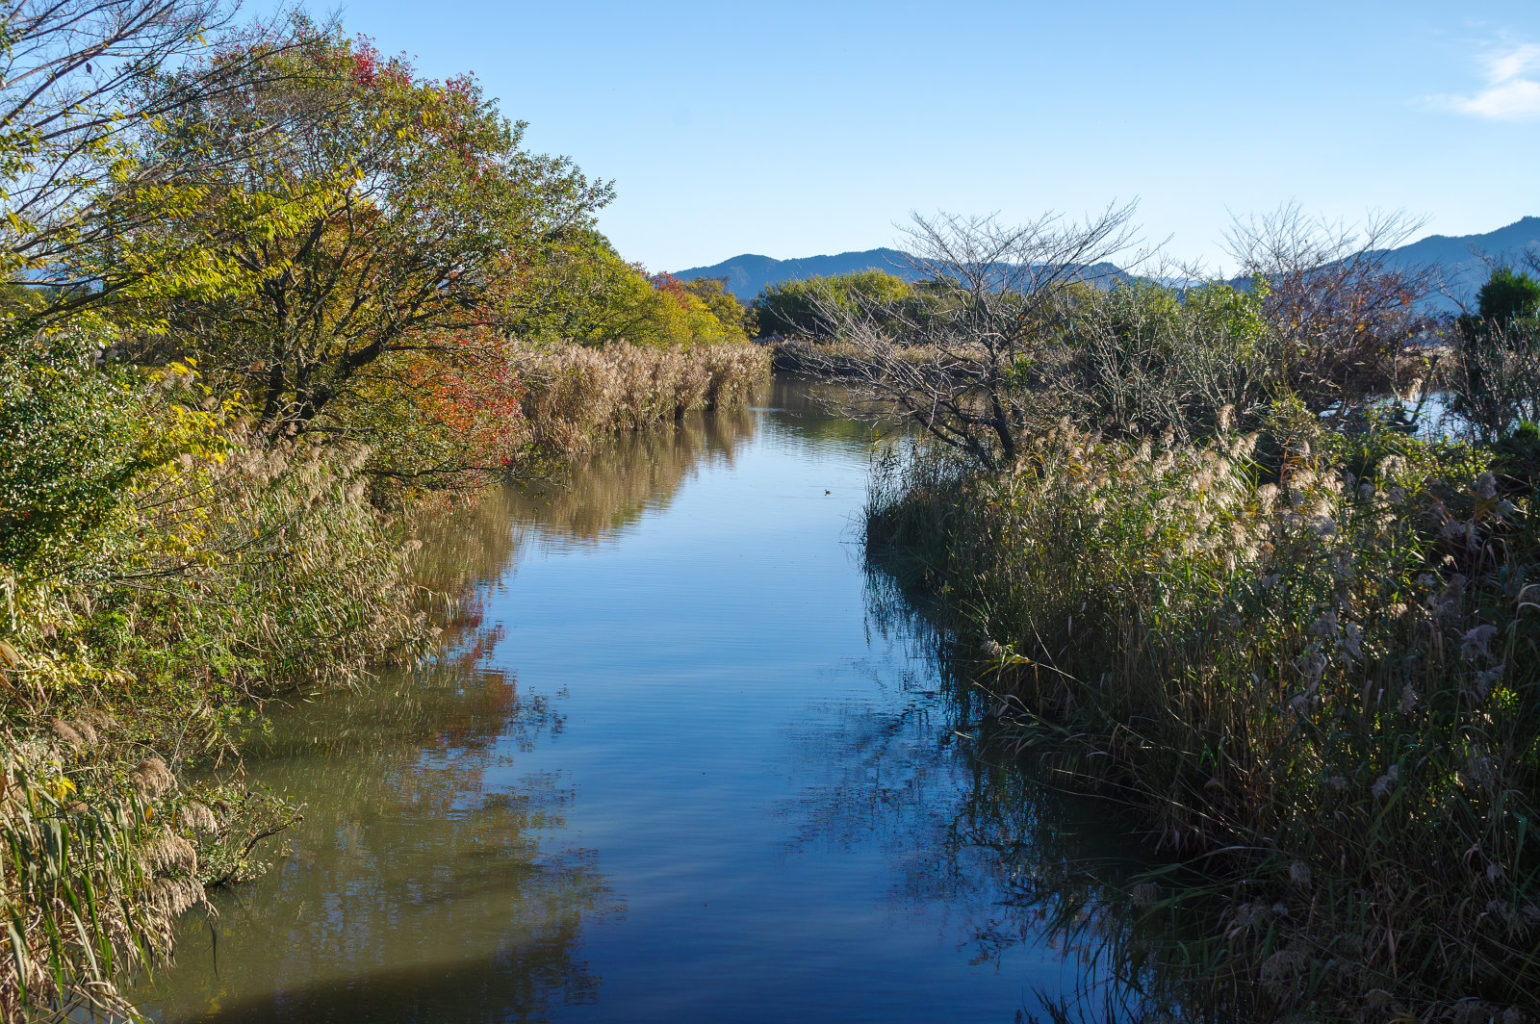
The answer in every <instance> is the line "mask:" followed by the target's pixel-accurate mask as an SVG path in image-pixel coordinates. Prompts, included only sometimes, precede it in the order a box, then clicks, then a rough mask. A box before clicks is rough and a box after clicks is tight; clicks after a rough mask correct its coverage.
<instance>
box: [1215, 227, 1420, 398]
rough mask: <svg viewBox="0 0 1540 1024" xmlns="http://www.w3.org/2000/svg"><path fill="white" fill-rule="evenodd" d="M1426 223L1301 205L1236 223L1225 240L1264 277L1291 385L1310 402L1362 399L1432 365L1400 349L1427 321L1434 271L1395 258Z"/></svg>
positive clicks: (1245, 274) (1246, 268) (1252, 279)
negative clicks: (1290, 355) (1327, 214)
mask: <svg viewBox="0 0 1540 1024" xmlns="http://www.w3.org/2000/svg"><path fill="white" fill-rule="evenodd" d="M1421 226H1422V221H1420V220H1417V219H1415V218H1412V217H1408V216H1406V215H1405V214H1401V213H1390V214H1377V215H1372V216H1370V217H1368V218H1367V219H1366V220H1365V221H1364V223H1363V224H1361V225H1355V224H1351V223H1346V222H1341V221H1329V220H1325V219H1321V218H1310V217H1306V216H1305V215H1304V214H1303V212H1302V211H1301V210H1300V208H1299V206H1298V205H1296V204H1289V205H1286V206H1283V207H1281V208H1279V209H1278V210H1277V211H1275V212H1273V213H1271V214H1267V215H1264V216H1259V217H1249V218H1246V219H1244V220H1242V219H1240V218H1236V219H1235V220H1234V222H1233V223H1232V224H1231V227H1230V230H1229V232H1228V233H1227V235H1226V239H1225V241H1226V248H1227V249H1228V250H1229V252H1230V255H1231V256H1232V257H1234V258H1235V259H1236V261H1237V262H1238V263H1239V264H1240V271H1241V278H1242V280H1243V281H1245V282H1249V283H1251V284H1256V283H1262V282H1265V284H1266V287H1267V294H1266V298H1265V301H1264V304H1263V309H1264V313H1265V315H1266V316H1267V318H1268V320H1269V321H1270V322H1271V323H1272V324H1273V325H1274V327H1275V328H1276V329H1277V330H1279V331H1280V332H1281V333H1282V334H1283V336H1284V337H1285V338H1286V339H1287V340H1288V341H1289V343H1290V345H1291V347H1292V348H1293V350H1294V356H1295V359H1296V362H1297V370H1296V373H1295V385H1296V386H1297V388H1298V389H1299V393H1300V397H1301V398H1303V399H1304V400H1305V401H1306V402H1307V403H1308V404H1309V405H1310V406H1311V408H1312V409H1314V410H1316V411H1321V410H1323V409H1325V408H1327V407H1329V406H1333V405H1338V406H1350V405H1356V404H1358V403H1360V402H1361V401H1362V400H1364V399H1365V398H1367V397H1371V396H1374V395H1380V394H1384V393H1385V392H1387V391H1390V390H1391V389H1393V388H1394V387H1396V386H1397V385H1398V384H1400V383H1404V381H1403V380H1402V379H1401V378H1403V377H1408V376H1412V375H1419V374H1425V373H1426V367H1423V366H1421V365H1420V363H1421V361H1420V360H1408V359H1406V358H1404V356H1405V353H1406V348H1407V345H1408V343H1410V342H1412V341H1413V340H1415V339H1416V338H1417V337H1418V336H1419V335H1421V334H1423V333H1425V332H1426V331H1428V330H1429V329H1430V327H1431V321H1430V318H1429V317H1428V316H1427V315H1426V314H1425V313H1423V312H1422V311H1421V310H1420V309H1419V303H1420V301H1421V300H1422V299H1423V298H1424V297H1425V296H1427V295H1428V294H1429V293H1430V292H1432V291H1433V286H1434V277H1433V274H1432V272H1431V271H1430V270H1429V269H1426V268H1423V269H1416V268H1412V269H1406V268H1398V267H1395V266H1393V265H1392V262H1391V253H1392V251H1393V250H1394V249H1395V247H1396V246H1398V245H1400V244H1401V243H1403V242H1404V241H1405V240H1406V239H1407V238H1408V237H1410V236H1411V235H1412V234H1413V233H1415V232H1416V231H1417V230H1418V229H1419V228H1420V227H1421Z"/></svg>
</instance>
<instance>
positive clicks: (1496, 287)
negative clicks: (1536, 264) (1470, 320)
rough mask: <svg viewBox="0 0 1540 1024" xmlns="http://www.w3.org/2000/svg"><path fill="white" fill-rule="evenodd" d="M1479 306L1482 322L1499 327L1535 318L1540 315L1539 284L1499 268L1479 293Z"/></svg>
mask: <svg viewBox="0 0 1540 1024" xmlns="http://www.w3.org/2000/svg"><path fill="white" fill-rule="evenodd" d="M1476 307H1477V309H1478V310H1479V312H1480V313H1481V318H1482V319H1483V320H1485V321H1487V322H1488V323H1489V324H1492V325H1494V326H1499V327H1506V326H1507V325H1508V324H1510V323H1511V322H1512V321H1514V320H1517V319H1522V318H1526V317H1533V316H1535V314H1536V313H1540V281H1536V280H1535V279H1534V278H1532V277H1530V276H1529V275H1528V274H1525V273H1522V272H1518V271H1515V270H1514V269H1513V268H1512V267H1499V268H1498V269H1496V270H1494V271H1492V275H1491V276H1490V277H1489V278H1487V283H1486V284H1484V285H1482V286H1481V291H1479V292H1477V293H1476Z"/></svg>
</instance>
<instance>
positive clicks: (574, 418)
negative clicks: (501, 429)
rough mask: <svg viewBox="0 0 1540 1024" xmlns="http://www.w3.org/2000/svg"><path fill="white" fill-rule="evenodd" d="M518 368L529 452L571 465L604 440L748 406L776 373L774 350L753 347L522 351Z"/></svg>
mask: <svg viewBox="0 0 1540 1024" xmlns="http://www.w3.org/2000/svg"><path fill="white" fill-rule="evenodd" d="M513 359H514V365H515V366H516V367H517V368H518V373H519V376H520V379H521V380H522V381H523V383H524V387H525V394H524V399H523V402H522V409H523V414H524V420H525V423H526V424H527V430H528V435H527V444H528V449H529V451H530V452H532V453H534V454H536V455H537V456H542V457H547V458H548V457H551V456H556V457H560V458H571V457H573V456H575V455H579V454H582V453H583V452H586V451H588V450H590V449H591V448H592V446H593V444H594V443H595V442H596V441H597V440H599V439H602V438H604V437H608V436H611V435H613V434H614V433H616V432H619V431H624V430H637V429H640V428H642V427H646V426H649V425H651V424H654V423H661V422H666V421H670V420H674V419H678V418H679V417H680V416H682V415H684V414H685V413H687V412H692V411H695V410H699V409H715V408H718V407H727V406H732V405H736V404H741V403H742V402H743V401H744V400H745V399H746V398H747V396H748V394H749V391H750V390H751V389H752V388H753V387H754V386H755V385H757V384H759V383H760V382H762V381H763V380H764V379H765V377H766V376H767V375H768V374H769V372H770V356H769V352H768V350H767V349H765V348H764V347H762V346H759V345H752V344H720V345H709V346H695V347H692V348H645V347H642V346H637V345H628V344H625V343H620V342H616V343H612V344H609V345H605V346H602V347H597V348H587V347H580V346H571V345H569V346H560V347H550V346H534V345H526V346H520V347H518V348H516V349H515V350H514V354H513Z"/></svg>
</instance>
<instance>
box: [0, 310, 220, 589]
mask: <svg viewBox="0 0 1540 1024" xmlns="http://www.w3.org/2000/svg"><path fill="white" fill-rule="evenodd" d="M97 337H102V336H101V335H98V336H97ZM102 351H103V349H102V347H101V346H100V345H99V344H97V343H96V339H95V338H92V337H91V336H90V335H89V334H87V333H86V332H85V330H84V329H83V328H78V329H74V330H60V331H53V332H49V333H47V334H44V335H41V336H39V337H38V338H36V339H34V341H33V342H32V343H30V344H25V345H20V346H17V347H15V348H13V349H11V350H10V351H7V352H5V353H4V354H0V564H3V565H5V566H8V567H9V569H10V571H12V572H14V573H17V574H19V575H22V576H25V577H38V576H46V575H54V574H60V573H62V574H66V575H76V576H78V575H79V574H80V573H81V572H84V571H100V570H99V566H100V564H101V563H102V562H104V561H106V560H110V558H111V551H110V548H111V544H112V541H111V538H112V537H113V536H114V535H115V534H119V535H120V534H122V533H124V532H125V531H127V530H131V529H133V528H134V527H135V525H136V512H135V505H134V498H135V492H136V489H137V487H138V486H139V484H140V483H141V482H142V481H143V479H144V478H145V477H146V476H147V475H148V474H151V473H153V472H154V471H156V470H160V469H163V468H164V467H166V466H167V465H169V464H170V463H171V462H172V461H173V460H176V459H179V458H181V457H184V456H186V457H200V458H201V457H206V456H209V455H211V454H214V453H217V452H219V451H221V450H222V448H223V444H224V442H223V439H222V437H221V436H220V434H219V428H220V425H221V424H220V418H219V417H218V416H215V415H212V414H210V413H208V412H206V411H204V410H203V409H201V408H198V407H196V406H192V405H188V404H183V403H181V402H177V401H174V400H172V401H168V400H167V397H168V395H169V392H168V391H166V390H164V389H165V388H170V389H173V390H175V391H179V392H185V389H186V388H187V386H188V383H189V380H190V378H191V371H190V370H189V369H188V368H186V367H181V366H178V367H174V368H172V369H169V370H167V371H164V372H162V373H159V374H157V375H156V378H155V379H147V378H146V377H144V376H142V375H141V374H139V373H137V372H135V371H132V370H129V369H126V368H122V367H116V366H112V365H106V364H103V365H97V361H98V360H99V359H101V352H102ZM151 387H153V388H154V389H155V391H156V392H157V393H158V397H157V398H156V399H155V400H153V401H152V399H151V397H150V393H149V391H148V390H147V389H148V388H151ZM187 397H201V396H187ZM137 525H142V524H137ZM93 567H95V568H94V569H93Z"/></svg>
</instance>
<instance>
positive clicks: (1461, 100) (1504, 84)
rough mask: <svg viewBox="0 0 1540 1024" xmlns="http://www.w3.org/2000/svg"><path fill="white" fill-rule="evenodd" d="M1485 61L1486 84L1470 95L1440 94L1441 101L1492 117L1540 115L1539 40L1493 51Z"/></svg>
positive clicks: (1482, 115) (1462, 110)
mask: <svg viewBox="0 0 1540 1024" xmlns="http://www.w3.org/2000/svg"><path fill="white" fill-rule="evenodd" d="M1482 64H1483V65H1484V67H1483V75H1482V77H1483V78H1484V79H1486V88H1484V89H1482V90H1481V91H1480V92H1477V93H1473V94H1471V95H1468V96H1444V97H1440V100H1441V105H1443V106H1446V107H1448V108H1449V109H1451V110H1455V111H1458V112H1459V113H1462V114H1469V115H1470V116H1472V117H1484V118H1488V119H1491V120H1502V121H1512V120H1517V119H1519V118H1525V117H1540V44H1535V43H1522V44H1520V45H1518V46H1510V47H1508V48H1507V49H1504V50H1496V51H1493V52H1491V53H1489V54H1487V56H1486V57H1485V58H1484V59H1483V61H1482Z"/></svg>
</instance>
